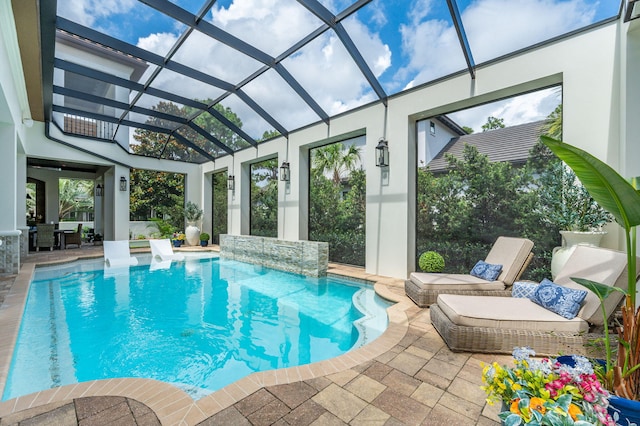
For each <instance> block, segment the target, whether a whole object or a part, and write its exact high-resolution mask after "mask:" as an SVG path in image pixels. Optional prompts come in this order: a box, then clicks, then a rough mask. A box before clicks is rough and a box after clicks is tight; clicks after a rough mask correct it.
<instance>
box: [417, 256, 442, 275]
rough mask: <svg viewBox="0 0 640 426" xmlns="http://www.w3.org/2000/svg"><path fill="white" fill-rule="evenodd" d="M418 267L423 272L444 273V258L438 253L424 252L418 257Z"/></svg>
mask: <svg viewBox="0 0 640 426" xmlns="http://www.w3.org/2000/svg"><path fill="white" fill-rule="evenodd" d="M418 265H419V266H420V269H421V270H423V271H424V272H442V271H444V258H443V257H442V256H441V255H440V253H438V252H435V251H425V252H424V253H422V254H421V255H420V259H419V260H418Z"/></svg>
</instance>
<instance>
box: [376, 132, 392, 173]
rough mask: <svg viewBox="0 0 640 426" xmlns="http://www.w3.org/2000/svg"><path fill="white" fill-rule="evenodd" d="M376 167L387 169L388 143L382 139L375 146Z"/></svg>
mask: <svg viewBox="0 0 640 426" xmlns="http://www.w3.org/2000/svg"><path fill="white" fill-rule="evenodd" d="M376 166H378V167H389V142H387V141H386V140H384V139H382V138H381V139H380V141H378V146H376Z"/></svg>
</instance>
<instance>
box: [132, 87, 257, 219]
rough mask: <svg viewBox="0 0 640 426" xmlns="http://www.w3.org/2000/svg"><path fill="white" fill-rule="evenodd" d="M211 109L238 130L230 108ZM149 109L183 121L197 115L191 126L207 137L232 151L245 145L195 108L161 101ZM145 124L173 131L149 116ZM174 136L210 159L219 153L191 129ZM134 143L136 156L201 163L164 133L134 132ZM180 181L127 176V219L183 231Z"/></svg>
mask: <svg viewBox="0 0 640 426" xmlns="http://www.w3.org/2000/svg"><path fill="white" fill-rule="evenodd" d="M201 102H203V103H211V100H210V99H206V100H203V101H201ZM214 108H215V110H216V111H217V112H219V113H220V114H222V115H224V116H225V117H226V118H227V119H228V120H230V121H231V122H232V123H234V124H235V125H236V126H238V127H239V128H240V127H242V121H241V120H240V118H239V117H238V116H237V115H236V114H235V113H234V112H233V111H232V110H231V109H230V108H225V107H224V106H222V105H220V104H216V105H215V107H214ZM153 109H154V110H156V111H159V112H161V113H166V114H171V115H174V116H177V117H182V118H187V119H190V118H193V117H194V116H196V114H199V115H197V117H195V118H194V120H193V121H194V123H195V124H196V125H197V126H199V127H201V128H202V129H203V130H205V131H206V132H207V133H209V134H210V135H212V136H214V137H215V138H217V139H218V140H220V141H222V142H223V143H225V144H227V145H228V146H229V147H231V148H232V149H236V148H239V147H242V146H244V145H246V142H245V141H243V140H242V139H241V138H240V137H239V136H238V135H237V134H236V133H234V132H232V131H231V130H230V129H229V128H228V127H227V126H226V125H225V124H223V123H221V122H220V121H219V120H217V119H216V118H215V117H214V116H213V115H211V114H209V113H208V112H204V113H200V111H199V110H197V109H195V108H192V107H189V106H179V105H177V104H174V103H173V102H164V101H162V102H159V103H158V104H157V105H155V106H154V107H153ZM147 124H150V125H153V126H158V127H163V128H174V127H176V123H175V122H172V121H169V120H167V119H165V118H159V117H151V116H150V117H149V118H148V119H147ZM177 133H178V134H180V135H181V136H184V137H185V138H187V139H188V140H192V141H194V143H195V144H196V145H197V146H199V147H200V148H202V149H204V150H205V151H207V152H210V153H211V154H213V155H217V154H220V153H222V152H223V151H222V150H221V149H220V148H219V147H218V146H216V145H214V144H213V143H212V142H211V141H209V140H207V139H206V138H205V137H204V136H202V135H201V134H199V133H197V132H196V131H195V130H193V129H191V128H188V127H184V128H181V129H180V130H178V132H177ZM134 139H135V140H136V142H137V143H136V144H132V146H131V149H132V151H133V152H134V153H136V154H140V155H145V156H154V157H160V158H165V159H171V160H178V161H201V160H202V158H203V157H202V156H201V155H200V154H199V153H198V152H197V151H196V150H194V149H192V148H189V147H187V146H185V145H183V144H181V143H178V142H177V141H176V140H175V139H174V138H173V137H169V136H168V135H167V134H166V133H159V132H153V131H150V130H147V129H141V128H138V129H136V131H135V134H134ZM184 179H185V177H184V175H183V174H178V173H166V172H158V171H154V170H143V169H132V170H131V176H130V180H131V185H130V186H131V190H130V215H131V218H132V220H147V219H150V218H162V219H165V220H167V221H168V222H169V223H170V224H171V225H173V226H174V227H175V228H176V229H182V228H183V227H184V213H183V210H184ZM225 221H226V213H225Z"/></svg>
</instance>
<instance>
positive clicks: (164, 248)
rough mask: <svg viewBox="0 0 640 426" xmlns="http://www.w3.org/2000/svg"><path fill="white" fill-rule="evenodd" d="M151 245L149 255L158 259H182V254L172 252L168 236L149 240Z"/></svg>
mask: <svg viewBox="0 0 640 426" xmlns="http://www.w3.org/2000/svg"><path fill="white" fill-rule="evenodd" d="M149 245H150V246H151V257H152V258H154V259H159V260H184V254H182V253H174V252H173V249H172V248H171V241H169V239H168V238H165V239H163V240H149Z"/></svg>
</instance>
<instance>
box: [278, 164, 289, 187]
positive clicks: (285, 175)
mask: <svg viewBox="0 0 640 426" xmlns="http://www.w3.org/2000/svg"><path fill="white" fill-rule="evenodd" d="M290 178H291V170H290V169H289V163H288V162H286V161H283V162H282V166H280V180H283V181H285V182H289V179H290Z"/></svg>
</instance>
